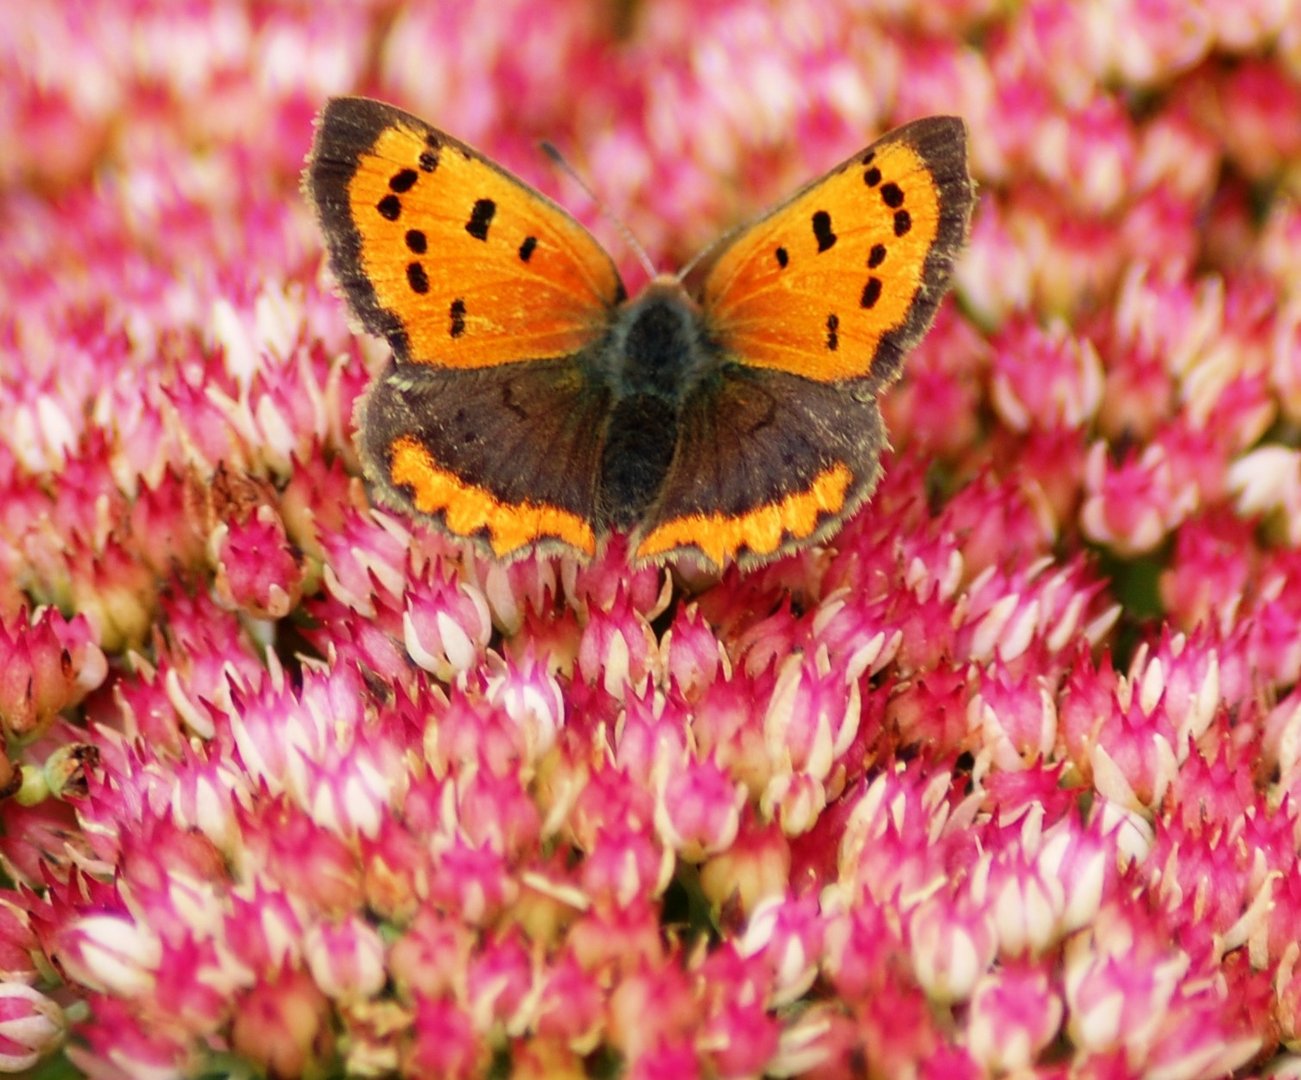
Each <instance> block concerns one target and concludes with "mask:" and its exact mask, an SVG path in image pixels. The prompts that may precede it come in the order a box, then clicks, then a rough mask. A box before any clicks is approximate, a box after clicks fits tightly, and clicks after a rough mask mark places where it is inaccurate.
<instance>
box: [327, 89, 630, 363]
mask: <svg viewBox="0 0 1301 1080" xmlns="http://www.w3.org/2000/svg"><path fill="white" fill-rule="evenodd" d="M306 187H307V191H308V194H309V195H310V197H311V198H312V200H313V202H314V203H315V205H316V207H317V212H318V214H319V216H320V219H321V223H322V226H323V228H324V231H325V235H326V239H327V242H328V245H329V249H330V263H331V267H332V268H333V270H334V272H335V275H336V277H338V279H339V281H340V283H341V284H342V286H343V288H344V290H345V291H346V293H347V294H348V298H349V300H350V301H351V303H352V305H353V308H354V310H355V311H356V312H357V313H358V315H359V316H360V317H361V319H362V321H363V323H364V324H365V326H366V328H367V329H368V330H371V331H372V332H375V333H380V334H383V335H384V336H385V337H387V338H388V339H389V341H390V343H391V344H392V345H393V348H394V351H395V353H396V354H397V356H398V358H399V359H400V360H403V361H408V362H412V363H418V364H433V365H437V366H441V367H452V368H473V367H483V366H488V365H493V364H505V363H511V362H513V361H518V360H537V359H548V358H551V357H558V356H566V355H570V354H573V353H576V352H578V351H580V350H581V349H583V348H584V347H585V346H587V345H589V344H591V343H592V342H593V341H595V340H596V339H597V338H599V337H600V335H601V333H602V332H603V331H604V329H605V328H606V326H607V324H608V322H609V318H610V313H611V310H612V309H613V307H614V306H615V305H616V304H617V303H618V302H619V300H620V299H621V298H622V296H623V286H622V284H621V283H620V281H619V276H618V272H617V271H616V270H615V267H614V264H613V262H612V261H611V260H610V258H609V256H608V255H606V253H605V252H604V251H603V250H602V249H601V247H600V245H599V244H597V242H596V240H595V239H594V238H593V237H592V236H591V235H590V234H589V233H588V232H587V231H586V230H585V229H584V228H583V227H582V226H581V225H579V224H578V222H576V221H575V220H574V219H573V218H571V217H570V216H569V215H568V214H566V213H565V212H564V211H563V210H562V209H560V207H558V206H556V205H555V204H554V203H552V202H551V201H550V200H548V199H546V198H545V197H544V196H542V195H541V194H539V193H538V192H536V191H534V190H533V189H532V188H530V187H528V185H526V184H524V183H523V182H522V181H520V180H518V179H516V178H515V177H513V176H511V175H510V174H509V173H507V172H505V171H504V170H502V169H500V168H498V167H497V166H496V165H494V164H493V163H492V162H490V161H488V160H487V159H486V158H484V157H483V156H482V155H480V154H478V153H477V152H476V151H474V150H472V149H470V148H469V147H468V146H466V145H465V144H464V143H461V142H458V141H457V140H456V139H453V138H451V137H450V136H448V135H445V134H444V133H442V132H440V131H438V130H437V129H435V128H433V127H430V126H429V125H428V124H426V123H424V122H423V121H421V120H419V119H417V118H416V117H414V116H411V115H409V114H407V113H404V112H402V111H401V110H399V109H395V108H393V107H391V106H388V105H384V104H382V103H380V102H376V101H370V100H367V99H364V98H336V99H334V100H333V101H331V102H330V103H329V104H328V105H327V106H326V108H325V110H324V111H323V112H322V114H321V119H320V123H319V127H318V130H317V133H316V141H315V144H314V147H313V151H312V156H311V158H310V159H309V163H308V169H307V174H306Z"/></svg>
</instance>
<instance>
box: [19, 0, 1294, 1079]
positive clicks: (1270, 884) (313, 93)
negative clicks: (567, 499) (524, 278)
mask: <svg viewBox="0 0 1301 1080" xmlns="http://www.w3.org/2000/svg"><path fill="white" fill-rule="evenodd" d="M9 21H10V22H11V23H12V24H13V25H12V26H8V27H7V28H6V33H5V34H4V35H0V39H2V40H0V59H3V61H4V70H5V71H6V73H7V76H8V77H7V78H6V79H5V80H4V81H3V85H2V86H0V137H2V141H3V144H4V146H5V148H6V152H5V153H4V154H3V155H0V220H3V222H4V237H5V239H4V243H3V244H0V301H2V302H0V496H2V497H0V725H2V726H3V728H4V733H5V736H6V738H5V740H4V753H3V757H2V759H0V826H3V827H2V828H0V870H3V883H2V887H0V1071H8V1072H20V1071H22V1070H26V1069H31V1068H50V1069H55V1070H57V1069H65V1070H69V1071H78V1072H80V1073H81V1074H84V1075H86V1076H89V1077H93V1078H103V1080H126V1078H138V1077H145V1078H149V1077H157V1078H159V1080H162V1078H172V1077H178V1076H180V1077H184V1076H193V1077H199V1076H204V1075H225V1074H232V1075H235V1074H248V1073H258V1074H261V1075H266V1076H275V1077H284V1078H289V1077H322V1076H335V1075H356V1076H367V1077H388V1076H395V1077H424V1076H448V1077H454V1076H467V1077H477V1076H482V1075H485V1074H489V1073H493V1074H497V1073H500V1074H506V1073H510V1074H512V1075H519V1076H539V1077H542V1076H581V1075H591V1074H615V1073H618V1074H620V1075H627V1076H629V1077H659V1076H665V1077H669V1076H672V1077H680V1076H711V1077H746V1076H756V1075H773V1076H797V1075H798V1076H813V1077H827V1078H831V1077H839V1076H845V1075H864V1074H867V1075H872V1076H883V1077H885V1076H889V1077H894V1076H902V1077H919V1078H920V1077H934V1078H937V1080H938V1078H949V1077H972V1078H976V1077H983V1076H1018V1077H1020V1076H1025V1077H1030V1076H1040V1077H1045V1078H1055V1077H1066V1076H1080V1077H1104V1076H1105V1077H1112V1076H1154V1077H1165V1078H1171V1080H1198V1078H1208V1080H1209V1078H1212V1077H1218V1076H1224V1075H1230V1074H1234V1075H1242V1076H1246V1075H1261V1076H1264V1075H1280V1076H1281V1075H1290V1074H1292V1073H1294V1072H1295V1071H1296V1062H1295V1060H1294V1059H1295V1052H1296V1047H1297V1046H1298V1045H1299V1044H1301V974H1298V972H1301V967H1299V966H1298V959H1299V958H1301V949H1299V948H1298V944H1297V940H1296V938H1297V934H1296V927H1297V926H1298V925H1299V924H1301V867H1299V866H1298V844H1297V837H1298V835H1299V833H1298V826H1297V814H1298V806H1301V694H1299V693H1298V690H1297V684H1298V682H1299V681H1301V639H1299V638H1298V634H1297V626H1298V623H1299V622H1301V557H1299V556H1298V553H1297V549H1298V544H1301V457H1299V456H1298V438H1297V434H1296V424H1297V419H1298V416H1301V255H1299V254H1298V252H1301V210H1299V209H1298V206H1299V205H1301V195H1299V193H1301V127H1299V126H1298V124H1297V122H1296V118H1297V116H1298V114H1299V111H1301V75H1299V74H1298V73H1299V72H1301V32H1299V31H1298V29H1297V27H1298V26H1301V9H1298V8H1297V6H1296V4H1295V2H1292V0H1253V2H1249V3H1243V2H1239V0H1235V2H1234V3H1228V2H1227V0H1222V2H1214V0H1212V2H1209V3H1203V4H1199V5H1187V4H1179V3H1172V2H1169V0H1144V2H1141V3H1136V4H1130V5H1116V4H1092V5H1080V4H1073V3H1068V2H1065V0H1037V2H1034V3H1029V4H1025V5H1006V4H996V3H991V2H989V0H968V2H965V3H947V4H944V5H934V4H925V3H910V2H908V0H900V2H897V3H892V4H889V5H884V6H880V5H878V6H876V7H875V8H872V7H870V6H864V5H859V4H852V3H838V2H837V3H831V2H829V3H823V4H816V5H804V6H802V7H800V8H799V10H798V12H797V11H796V10H795V9H794V8H791V7H790V6H787V7H782V6H781V5H767V6H765V5H755V4H751V3H746V2H742V0H719V2H715V3H709V4H704V5H701V4H698V3H697V4H688V3H684V2H682V0H654V2H649V0H648V2H645V3H641V4H622V5H601V4H593V3H591V2H589V0H509V2H507V3H504V4H500V5H496V6H494V7H493V9H492V11H491V13H489V12H488V11H487V9H486V8H484V7H482V6H474V5H454V4H439V3H424V2H420V3H410V4H404V5H400V6H398V7H396V8H395V7H394V5H392V4H391V3H387V2H369V3H357V4H353V5H346V6H340V5H333V6H324V7H321V8H320V9H319V10H315V9H313V10H308V9H306V8H304V7H303V6H301V5H292V4H279V3H261V4H247V3H211V2H207V0H187V2H185V3H180V4H171V5H121V4H119V3H115V2H113V0H87V2H85V3H82V4H79V5H75V6H68V5H64V6H62V7H61V6H58V5H27V6H26V7H24V8H23V9H22V11H21V13H18V12H17V9H15V13H14V15H13V17H12V18H11V19H10V20H9ZM342 93H368V94H372V95H374V96H378V97H382V98H385V99H388V100H392V101H394V102H395V103H397V104H399V105H402V106H404V107H406V108H409V109H411V110H413V111H415V112H418V113H421V114H423V115H426V116H428V117H429V118H430V120H431V121H432V122H433V123H435V124H437V125H438V126H439V127H440V128H446V129H447V130H448V131H449V132H450V133H452V134H455V135H456V136H458V137H460V138H462V139H466V140H468V141H470V142H472V143H474V144H476V145H479V146H481V147H482V148H483V149H484V150H485V151H486V152H488V153H491V154H492V156H493V157H494V159H495V160H498V161H500V162H501V163H502V164H503V165H504V166H506V167H508V168H511V169H513V170H515V171H517V172H518V173H520V175H522V176H523V177H524V178H525V179H527V180H528V181H529V182H530V183H533V184H535V185H537V186H538V187H539V188H540V189H541V190H542V191H544V192H545V193H547V194H548V195H550V196H553V197H555V198H558V199H560V200H561V201H562V202H563V204H564V205H566V206H567V207H570V208H571V209H572V210H573V212H574V213H575V214H576V216H577V217H579V218H580V219H581V220H582V221H583V222H585V223H586V224H587V225H588V226H589V227H590V228H591V229H592V230H593V231H594V232H595V233H596V234H597V235H598V236H599V237H600V238H601V239H602V241H603V242H605V243H606V246H607V247H608V248H609V249H610V250H611V251H612V253H613V257H614V258H615V260H616V261H617V262H618V264H619V265H620V267H621V269H622V270H623V271H624V272H625V277H626V279H627V280H628V281H629V283H630V284H631V285H633V286H634V287H635V286H636V284H637V283H638V282H640V281H641V279H642V276H643V273H642V271H641V269H640V267H639V266H638V263H637V260H636V259H635V257H634V255H633V253H632V252H630V251H629V250H628V248H627V245H626V244H625V242H624V241H623V240H622V238H621V237H620V236H619V235H618V233H617V231H616V230H614V229H612V228H610V227H609V223H608V221H607V220H606V218H605V217H603V216H602V215H601V213H600V211H599V210H598V209H597V208H596V207H595V206H593V205H592V204H591V202H590V201H589V200H587V199H586V198H585V197H584V196H583V195H582V194H581V193H579V192H577V191H575V190H574V189H573V188H572V187H571V186H570V185H568V183H567V181H566V180H565V178H564V176H563V175H557V174H556V173H555V172H553V171H549V170H548V169H547V167H546V165H545V159H544V158H543V156H541V155H538V154H537V153H536V150H535V144H536V142H537V141H538V140H539V139H549V140H551V141H553V142H555V143H557V144H558V145H560V146H562V147H563V148H564V149H565V151H566V153H567V154H569V155H570V157H571V158H572V160H573V161H574V162H575V167H576V169H577V171H578V172H579V173H580V174H581V175H583V176H584V177H585V178H587V180H588V181H589V182H590V183H591V184H592V186H593V188H594V189H595V190H596V192H597V193H598V194H599V195H600V197H601V198H602V199H603V200H604V202H605V203H606V204H607V205H608V206H609V207H610V208H611V209H612V210H613V211H614V213H615V215H616V216H618V217H621V218H622V219H624V220H625V221H627V223H628V225H629V226H630V228H631V230H632V232H633V233H634V234H635V235H636V236H637V237H638V238H639V239H640V241H641V242H642V243H643V244H644V245H645V246H646V248H647V250H648V251H649V252H650V255H651V259H652V261H653V263H654V264H655V265H656V266H661V267H666V268H672V267H677V266H682V265H684V264H685V263H686V261H687V260H688V259H689V258H690V257H691V256H692V255H693V254H694V253H695V252H696V251H698V250H699V249H700V248H701V247H702V246H704V245H705V244H706V243H707V242H708V241H709V240H710V238H711V237H713V236H715V235H717V234H718V232H720V231H721V230H723V229H725V228H728V227H730V226H732V225H735V224H737V223H738V222H741V221H743V220H745V219H746V218H747V217H749V216H751V215H753V214H754V213H756V212H758V211H761V210H762V209H763V208H764V207H766V206H770V205H773V204H774V202H775V201H777V200H780V199H781V198H783V197H784V196H786V195H787V194H789V193H790V192H791V191H793V190H795V189H796V188H797V187H798V185H800V184H801V183H804V182H806V181H807V180H808V179H809V178H810V177H814V176H817V175H819V174H820V173H821V172H822V171H824V170H825V169H827V168H829V167H831V166H832V165H833V164H834V163H835V162H837V161H840V160H843V159H844V157H845V155H846V154H848V153H851V152H852V151H854V150H855V149H857V148H859V147H861V146H863V145H865V144H866V143H868V142H869V141H871V139H872V138H874V137H875V135H876V134H878V133H880V132H883V131H884V130H886V129H888V128H889V127H891V126H893V125H895V124H897V123H901V122H903V121H906V120H909V119H912V118H914V117H917V116H921V115H926V114H933V113H959V114H961V115H963V116H964V117H965V119H966V121H967V124H968V126H969V129H970V155H971V162H972V168H973V172H974V175H975V178H976V180H977V182H978V184H979V190H980V201H979V206H978V210H977V213H976V216H975V219H974V221H973V223H972V228H971V236H970V241H969V244H968V247H967V249H966V251H965V252H964V254H963V257H962V259H961V261H960V263H959V265H958V266H957V268H956V270H955V274H954V282H955V297H954V299H953V300H952V301H949V302H946V304H945V305H943V307H942V309H941V310H940V312H939V313H938V316H937V319H936V323H935V326H934V328H933V329H932V331H931V333H930V335H929V336H928V337H927V338H926V339H925V340H924V341H923V342H922V343H921V344H920V345H919V346H918V347H917V348H916V349H915V350H914V352H913V353H912V355H910V356H909V358H908V359H907V362H906V364H905V365H904V366H905V373H904V378H903V380H902V381H901V382H900V383H899V384H898V385H896V386H894V387H891V388H889V389H888V390H886V391H885V392H884V395H883V398H882V411H883V415H884V417H885V419H886V424H887V428H888V430H889V433H890V438H891V443H892V448H891V449H889V450H888V451H886V452H885V453H884V454H883V456H882V477H881V480H880V483H879V485H878V487H877V490H876V491H875V493H874V495H873V497H872V499H871V501H870V502H869V503H868V504H867V505H866V506H865V507H864V508H863V510H862V511H861V512H859V513H858V514H857V515H855V517H854V518H853V519H852V520H850V521H848V522H847V523H846V524H845V526H844V528H843V529H842V530H841V531H840V532H839V533H838V534H837V535H836V536H835V537H832V538H830V539H829V540H828V541H827V542H826V543H825V544H823V545H820V546H817V547H814V548H810V549H806V550H804V551H801V552H798V553H795V554H792V555H789V556H787V557H785V558H782V559H780V560H777V561H775V562H773V563H771V564H770V565H767V566H764V567H762V568H759V569H758V570H755V571H753V572H750V573H746V574H742V573H740V572H738V571H737V570H736V569H735V568H732V569H728V570H726V571H724V572H723V573H721V574H717V575H713V576H710V575H706V574H704V573H703V572H702V571H701V570H700V568H698V567H692V566H689V565H687V564H685V563H683V564H682V565H679V566H677V567H674V568H663V567H656V566H645V567H630V566H629V565H628V562H627V547H626V544H625V543H624V542H623V541H622V540H621V539H618V538H616V539H615V540H614V541H613V542H612V543H611V544H610V545H609V547H608V548H607V549H606V550H604V551H603V552H601V553H600V554H599V555H598V557H597V558H596V559H594V560H593V561H592V562H591V563H589V564H579V563H577V562H576V561H574V560H573V559H571V558H568V557H529V558H524V559H520V560H517V561H515V562H512V563H508V564H503V563H501V562H498V561H495V560H492V559H490V558H487V557H485V556H484V555H483V554H482V553H481V552H480V551H478V550H477V549H471V548H468V547H465V546H463V545H458V544H456V543H454V542H452V541H451V540H449V539H448V538H447V537H445V536H443V535H441V534H439V533H438V532H436V531H435V530H434V529H432V528H430V527H428V526H427V525H425V524H422V523H420V522H418V521H412V520H408V519H405V518H402V517H400V516H396V515H394V514H392V513H390V512H389V511H386V510H383V509H380V508H377V507H376V506H374V505H372V502H371V500H370V498H369V496H368V494H367V490H366V486H365V484H364V482H363V480H362V478H361V476H360V469H359V463H358V460H357V456H356V452H355V449H354V446H353V435H354V419H353V418H354V408H355V404H356V401H357V399H358V397H359V395H360V394H361V393H362V392H363V391H364V389H365V387H366V385H367V382H368V379H369V377H370V375H371V374H372V373H374V372H376V371H378V370H380V369H381V368H382V366H383V365H384V364H386V363H387V362H388V358H387V347H386V346H384V345H382V344H380V343H378V342H376V341H374V340H372V339H369V338H366V337H356V336H354V335H353V334H352V333H351V332H350V330H349V327H348V325H347V321H346V318H345V316H344V311H343V306H342V304H341V302H340V301H339V299H338V297H337V295H336V292H335V284H334V283H333V282H332V281H330V280H329V276H328V273H327V272H326V271H325V269H324V266H323V261H322V258H321V249H320V239H319V236H318V233H317V230H316V228H315V223H314V222H313V221H312V220H311V216H310V213H309V212H308V210H307V208H306V206H305V205H304V203H303V201H302V199H301V196H300V194H299V192H298V177H299V173H300V170H301V166H302V159H303V155H304V153H305V152H306V149H307V146H308V144H309V142H310V138H311V130H312V129H311V122H312V117H313V116H314V115H315V113H316V112H317V110H318V109H319V106H320V105H321V103H322V102H323V100H324V99H325V98H326V97H327V96H329V95H331V94H342ZM449 272H451V271H449ZM548 449H549V448H548Z"/></svg>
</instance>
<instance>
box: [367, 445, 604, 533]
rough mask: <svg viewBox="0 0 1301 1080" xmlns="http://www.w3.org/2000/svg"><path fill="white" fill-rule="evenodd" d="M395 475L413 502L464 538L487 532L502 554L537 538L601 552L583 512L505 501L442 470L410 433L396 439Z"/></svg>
mask: <svg viewBox="0 0 1301 1080" xmlns="http://www.w3.org/2000/svg"><path fill="white" fill-rule="evenodd" d="M391 455H392V465H391V468H390V472H389V477H390V478H391V480H392V482H393V483H394V484H400V485H403V486H405V487H407V488H409V489H410V490H411V493H412V494H411V503H412V505H413V506H414V507H415V508H416V509H417V510H419V511H420V512H421V513H422V514H430V515H434V514H440V515H442V523H443V525H444V527H445V528H446V529H447V530H448V531H449V532H451V533H454V534H456V535H457V536H461V537H474V536H476V535H480V534H482V533H485V532H486V533H487V540H488V544H489V546H490V547H491V548H492V553H493V554H494V555H496V556H497V557H498V558H504V557H509V556H511V555H514V554H516V553H519V552H522V551H524V550H525V549H527V548H529V547H531V546H532V545H534V544H537V543H544V542H546V541H547V540H559V541H562V542H563V543H566V544H569V545H570V546H571V547H574V548H577V549H578V550H579V551H581V552H582V553H583V554H585V555H588V556H590V555H592V554H594V553H595V551H596V535H595V533H594V532H593V531H592V526H591V525H590V524H589V523H588V522H587V521H586V520H584V519H583V518H581V517H579V516H578V515H577V514H573V513H570V512H569V511H567V510H563V509H561V508H559V507H555V506H545V505H540V504H536V503H531V502H522V503H504V502H501V501H499V500H498V499H496V498H494V497H493V495H492V494H491V493H490V492H489V491H487V490H485V489H484V488H481V487H474V486H473V485H471V484H467V483H465V482H464V481H462V480H460V479H458V478H457V477H456V476H454V475H453V474H452V473H450V472H447V471H446V470H445V469H440V468H439V467H438V466H437V465H436V464H435V463H434V460H433V458H431V457H430V456H429V452H428V451H427V450H425V448H424V447H423V446H421V445H420V443H419V442H418V441H417V440H416V439H414V438H410V437H403V438H399V439H396V440H394V442H393V445H392V447H391Z"/></svg>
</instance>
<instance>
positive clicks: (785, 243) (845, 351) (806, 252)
mask: <svg viewBox="0 0 1301 1080" xmlns="http://www.w3.org/2000/svg"><path fill="white" fill-rule="evenodd" d="M972 198H973V190H972V183H971V177H970V175H969V173H968V171H967V156H966V128H965V125H964V124H963V122H962V120H960V119H958V118H957V117H945V116H936V117H928V118H926V119H924V120H917V121H914V122H913V123H911V124H906V125H905V126H903V127H901V128H898V129H896V130H895V131H893V132H891V133H890V134H888V135H886V136H885V137H884V138H882V139H881V140H879V141H878V142H876V143H874V144H873V145H872V146H870V147H868V148H867V149H866V150H864V151H862V152H861V153H859V154H856V155H855V156H854V157H852V158H850V159H849V160H848V161H846V162H844V163H842V164H841V165H839V166H837V167H836V168H835V169H832V170H831V172H829V173H827V174H826V175H825V176H823V177H822V178H820V179H819V180H816V181H814V182H813V183H812V184H810V185H809V186H808V187H806V188H804V189H803V190H802V191H800V192H798V193H797V194H796V195H795V196H794V197H793V198H791V199H790V200H789V201H787V202H785V203H783V204H782V205H781V206H779V207H778V208H777V209H775V210H773V211H772V212H771V213H769V214H768V215H766V216H765V217H763V218H761V219H759V220H758V221H756V222H755V223H753V224H752V225H750V226H748V227H746V228H744V229H742V230H741V231H740V232H739V233H738V234H737V235H736V236H735V238H733V239H731V240H730V242H727V243H726V244H725V245H724V246H723V247H722V248H721V250H720V251H719V253H718V254H717V255H716V256H714V258H713V259H712V260H711V262H710V263H709V265H708V267H707V268H706V269H705V272H704V275H703V284H702V287H701V304H702V306H703V308H704V311H705V317H706V319H707V324H708V326H709V329H710V332H711V333H712V334H713V336H714V338H715V339H716V340H717V341H718V342H719V343H720V345H721V346H722V347H723V349H724V350H725V351H726V352H727V353H728V354H729V356H730V357H732V358H733V359H734V360H735V361H736V362H738V363H741V364H746V365H749V366H752V367H760V368H771V369H776V370H780V371H786V372H789V373H791V374H794V375H800V376H803V377H804V378H806V379H815V380H818V381H820V382H828V381H832V382H834V381H840V380H845V379H856V378H863V377H871V378H873V379H874V380H875V381H876V382H877V383H878V384H879V383H880V382H882V381H883V380H884V379H886V378H889V377H891V376H893V375H894V374H896V373H897V372H898V369H899V361H900V359H901V357H902V355H903V354H904V353H905V352H906V351H907V350H908V349H909V348H910V347H911V346H912V345H913V344H914V343H915V342H916V340H917V339H918V338H919V337H920V336H921V335H922V334H923V333H925V331H926V329H927V327H928V326H929V325H930V322H931V319H932V318H933V316H934V314H935V308H936V306H937V305H938V303H939V301H940V299H941V298H942V296H943V295H944V292H945V290H946V289H947V287H948V280H949V274H950V271H951V269H952V266H953V261H954V259H955V258H956V256H957V254H958V252H959V251H960V250H961V247H962V244H963V241H964V239H965V236H966V231H967V222H968V219H969V217H970V214H971V206H972Z"/></svg>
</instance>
